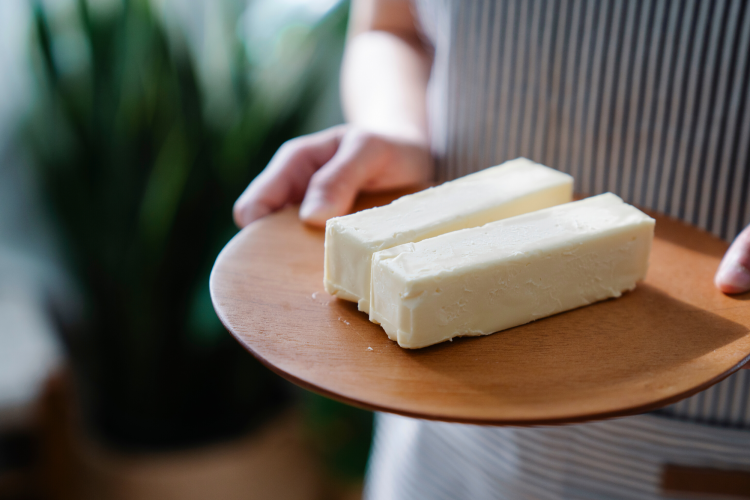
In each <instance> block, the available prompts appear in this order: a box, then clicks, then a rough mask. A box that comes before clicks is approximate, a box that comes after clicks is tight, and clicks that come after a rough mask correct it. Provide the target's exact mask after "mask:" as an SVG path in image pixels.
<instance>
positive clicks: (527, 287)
mask: <svg viewBox="0 0 750 500" xmlns="http://www.w3.org/2000/svg"><path fill="white" fill-rule="evenodd" d="M653 234H654V219H652V218H651V217H649V216H647V215H646V214H644V213H643V212H641V211H640V210H638V209H637V208H635V207H633V206H631V205H628V204H626V203H624V202H623V201H622V200H621V199H620V198H618V197H617V196H615V195H614V194H611V193H607V194H602V195H599V196H594V197H592V198H588V199H585V200H582V201H576V202H573V203H567V204H565V205H560V206H556V207H552V208H547V209H545V210H540V211H538V212H533V213H529V214H525V215H519V216H517V217H512V218H509V219H505V220H502V221H498V222H493V223H490V224H487V225H485V226H482V227H477V228H473V229H465V230H462V231H455V232H452V233H449V234H444V235H442V236H437V237H435V238H430V239H426V240H424V241H421V242H418V243H408V244H405V245H400V246H397V247H394V248H391V249H389V250H384V251H381V252H377V253H375V254H374V255H373V262H372V291H371V294H370V295H371V300H372V304H371V308H370V320H371V321H373V322H375V323H380V324H381V325H382V326H383V328H384V329H385V331H386V333H387V334H388V337H389V338H390V339H392V340H395V341H397V342H398V344H399V345H400V346H401V347H407V348H420V347H425V346H428V345H432V344H437V343H438V342H443V341H445V340H449V339H452V338H453V337H459V336H474V335H488V334H490V333H493V332H497V331H500V330H504V329H506V328H512V327H514V326H518V325H523V324H525V323H528V322H530V321H534V320H536V319H539V318H544V317H545V316H550V315H552V314H557V313H559V312H562V311H567V310H569V309H574V308H576V307H580V306H584V305H587V304H591V303H593V302H596V301H599V300H603V299H607V298H610V297H619V296H620V295H621V294H622V292H624V291H626V290H632V289H633V288H635V285H636V282H637V281H638V280H641V279H643V278H644V277H645V275H646V270H647V268H648V258H649V252H650V250H651V241H652V239H653Z"/></svg>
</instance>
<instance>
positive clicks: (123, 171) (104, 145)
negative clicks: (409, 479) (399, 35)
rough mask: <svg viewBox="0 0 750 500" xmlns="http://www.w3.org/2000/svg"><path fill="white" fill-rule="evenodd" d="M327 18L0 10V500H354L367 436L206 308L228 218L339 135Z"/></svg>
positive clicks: (288, 0) (206, 0)
mask: <svg viewBox="0 0 750 500" xmlns="http://www.w3.org/2000/svg"><path fill="white" fill-rule="evenodd" d="M347 16H348V4H347V3H346V2H343V1H340V0H221V1H219V0H3V1H2V2H0V499H89V498H92V499H105V500H106V499H110V498H112V499H152V498H153V499H157V498H158V499H172V498H175V499H177V498H180V499H193V498H196V499H197V498H220V499H235V498H236V499H240V498H242V499H255V498H263V499H266V498H268V499H281V500H284V499H333V500H337V499H354V498H360V496H361V483H362V479H363V474H364V469H365V465H366V460H367V455H368V452H369V446H370V437H371V427H372V415H371V414H370V413H368V412H365V411H362V410H358V409H355V408H351V407H347V406H344V405H341V404H338V403H335V402H333V401H331V400H328V399H325V398H322V397H319V396H316V395H313V394H311V393H307V392H304V391H302V390H300V389H297V388H295V387H293V386H291V385H289V384H288V383H286V382H284V381H283V380H282V379H280V378H279V377H277V376H276V375H274V374H273V373H271V372H270V371H268V370H266V369H265V368H263V367H262V366H261V365H260V364H259V363H258V362H256V361H255V360H254V359H253V358H252V357H251V356H250V355H249V354H247V353H246V352H245V351H244V350H242V348H240V347H239V345H238V344H237V343H236V342H235V341H234V340H233V339H232V337H231V336H230V335H229V334H228V333H226V332H225V330H224V329H223V327H222V326H221V324H220V323H219V321H218V319H217V318H216V316H215V314H214V311H213V308H212V305H211V301H210V297H209V292H208V276H209V272H210V270H211V266H212V265H213V262H214V260H215V258H216V256H217V254H218V252H219V251H220V250H221V248H222V247H223V246H224V244H225V243H226V242H227V241H228V240H229V239H230V238H231V237H232V236H233V235H234V234H235V232H236V231H237V230H236V228H235V227H234V225H233V223H232V219H231V207H232V204H233V202H234V200H235V199H236V198H237V197H238V196H239V194H240V193H241V192H242V190H243V189H244V188H245V186H246V185H247V184H248V183H249V182H250V181H251V180H252V179H253V177H254V176H255V175H257V174H258V173H259V172H260V170H262V168H263V167H264V166H265V165H266V163H267V162H268V160H269V159H270V157H271V156H272V155H273V153H274V151H275V150H276V149H277V148H278V147H279V145H281V143H283V142H284V141H285V140H287V139H289V138H291V137H294V136H296V135H300V134H303V133H307V132H312V131H316V130H320V129H322V128H325V127H328V126H331V125H334V124H337V123H340V122H341V121H342V117H341V111H340V107H339V101H338V87H337V85H338V81H337V80H338V68H339V64H340V60H341V55H342V50H343V43H344V38H345V30H346V22H347Z"/></svg>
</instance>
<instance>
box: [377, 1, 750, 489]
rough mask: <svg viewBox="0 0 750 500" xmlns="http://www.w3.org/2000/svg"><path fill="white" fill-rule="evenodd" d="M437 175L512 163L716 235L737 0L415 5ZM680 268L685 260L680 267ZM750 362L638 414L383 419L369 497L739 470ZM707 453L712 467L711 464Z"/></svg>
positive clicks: (739, 122) (736, 193)
mask: <svg viewBox="0 0 750 500" xmlns="http://www.w3.org/2000/svg"><path fill="white" fill-rule="evenodd" d="M415 12H416V14H417V17H418V18H419V20H420V23H421V25H422V29H423V30H424V33H425V36H426V38H428V39H429V41H430V42H431V43H432V44H433V46H434V47H435V60H434V64H433V73H432V78H431V81H430V88H429V95H428V99H429V110H430V125H431V134H432V147H433V150H434V154H435V157H436V159H437V164H438V180H439V181H444V180H449V179H453V178H455V177H459V176H462V175H465V174H468V173H471V172H474V171H477V170H480V169H482V168H486V167H489V166H491V165H496V164H498V163H501V162H503V161H505V160H508V159H512V158H516V157H518V156H525V157H528V158H530V159H532V160H534V161H537V162H540V163H543V164H545V165H548V166H551V167H554V168H557V169H560V170H562V171H564V172H568V173H570V174H572V175H573V176H574V177H575V179H576V190H577V191H578V192H581V193H587V194H598V193H602V192H605V191H612V192H614V193H617V194H619V195H620V196H621V197H623V199H625V200H626V201H628V202H630V203H633V204H636V205H639V206H642V207H646V208H649V209H654V210H658V211H660V212H663V213H666V214H668V215H671V216H674V217H677V218H680V219H683V220H685V221H687V222H689V223H692V224H694V225H697V226H699V227H701V228H703V229H706V230H707V231H710V232H712V233H713V234H715V235H717V236H719V237H721V238H724V239H726V240H731V239H732V238H734V237H735V236H736V235H737V233H738V232H739V231H740V230H741V229H742V228H744V227H745V226H746V225H747V224H748V223H750V200H749V199H748V198H749V197H750V159H749V158H748V154H749V151H748V148H749V147H750V109H748V108H747V106H748V104H749V103H750V5H748V2H746V1H744V0H713V1H700V0H682V1H677V0H674V1H670V0H637V1H636V0H630V1H625V0H610V1H605V0H602V1H595V0H497V1H493V0H463V1H462V0H415ZM686 272H689V270H686ZM749 396H750V370H749V371H742V372H740V373H738V374H736V375H734V376H732V377H730V378H728V379H727V380H725V381H724V382H722V383H720V384H717V385H716V386H714V387H712V388H710V389H708V390H706V391H704V392H702V393H700V394H698V395H696V396H693V397H691V398H689V399H687V400H685V401H682V402H680V403H678V404H675V405H673V406H671V407H668V408H665V409H663V410H660V411H658V412H655V413H654V414H652V415H645V416H640V417H631V418H627V419H622V420H617V421H611V422H601V423H597V424H586V425H580V426H568V427H560V428H550V429H492V428H481V427H475V426H466V425H451V424H440V423H430V422H423V421H418V420H410V419H406V418H402V417H396V416H389V415H380V416H379V417H378V426H377V433H376V440H375V446H374V451H373V456H372V459H371V467H370V472H369V481H368V490H367V495H368V497H369V498H372V499H385V498H388V499H394V500H395V499H400V498H659V494H658V474H659V470H660V469H659V467H660V465H661V464H663V463H666V462H669V463H678V464H680V463H684V464H687V465H696V464H697V465H711V464H713V465H716V466H724V465H726V464H730V465H731V464H735V465H736V464H739V465H742V466H743V467H750V446H748V445H750V404H749V403H748V399H749ZM717 464H718V465H717Z"/></svg>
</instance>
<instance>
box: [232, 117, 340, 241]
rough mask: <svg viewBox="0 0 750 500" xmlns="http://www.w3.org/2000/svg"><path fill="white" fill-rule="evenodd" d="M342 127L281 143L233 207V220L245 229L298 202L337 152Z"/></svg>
mask: <svg viewBox="0 0 750 500" xmlns="http://www.w3.org/2000/svg"><path fill="white" fill-rule="evenodd" d="M343 134H344V128H343V127H333V128H329V129H326V130H323V131H322V132H318V133H316V134H310V135H307V136H303V137H298V138H296V139H292V140H291V141H288V142H286V143H284V145H283V146H281V148H279V150H278V151H277V152H276V154H275V155H274V156H273V158H272V159H271V161H270V163H269V164H268V166H266V168H265V169H264V170H263V172H261V173H260V174H259V175H258V177H256V178H255V180H253V182H251V183H250V185H249V186H248V187H247V189H245V191H244V192H243V193H242V195H241V196H240V197H239V198H238V199H237V201H236V202H235V204H234V210H233V215H234V221H235V223H236V224H237V226H239V227H244V226H246V225H248V224H250V223H251V222H253V221H254V220H257V219H259V218H261V217H263V216H265V215H268V214H269V213H271V212H273V211H275V210H278V209H280V208H282V207H284V206H285V205H286V204H288V203H299V202H300V201H301V200H302V198H303V196H304V194H305V189H306V188H307V184H308V182H309V181H310V178H311V177H312V175H313V174H314V173H315V172H316V171H317V170H318V169H319V168H320V166H321V165H324V164H325V163H326V162H328V161H329V160H330V159H331V158H332V157H333V156H334V154H335V153H336V150H337V149H338V147H339V143H340V141H341V137H342V136H343Z"/></svg>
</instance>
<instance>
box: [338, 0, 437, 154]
mask: <svg viewBox="0 0 750 500" xmlns="http://www.w3.org/2000/svg"><path fill="white" fill-rule="evenodd" d="M352 9H353V13H352V20H351V24H350V37H349V40H348V42H347V47H346V52H345V55H344V62H343V65H342V70H341V96H342V101H343V107H344V114H345V116H346V119H347V121H348V122H349V123H351V124H353V125H356V126H359V127H362V128H364V129H366V130H369V131H373V132H377V133H381V134H385V135H388V136H394V137H398V138H400V139H404V140H409V141H414V142H418V143H420V144H427V142H428V133H427V113H426V102H425V98H426V91H427V82H428V79H429V74H430V67H431V64H432V60H431V56H430V54H429V53H428V51H427V50H426V49H425V47H424V46H423V45H422V43H421V40H420V39H419V36H418V35H417V31H416V28H415V26H414V22H413V20H412V18H411V12H410V10H409V8H408V2H400V1H394V0H386V1H382V0H381V1H374V2H371V1H368V0H365V1H359V2H354V5H353V7H352Z"/></svg>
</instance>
